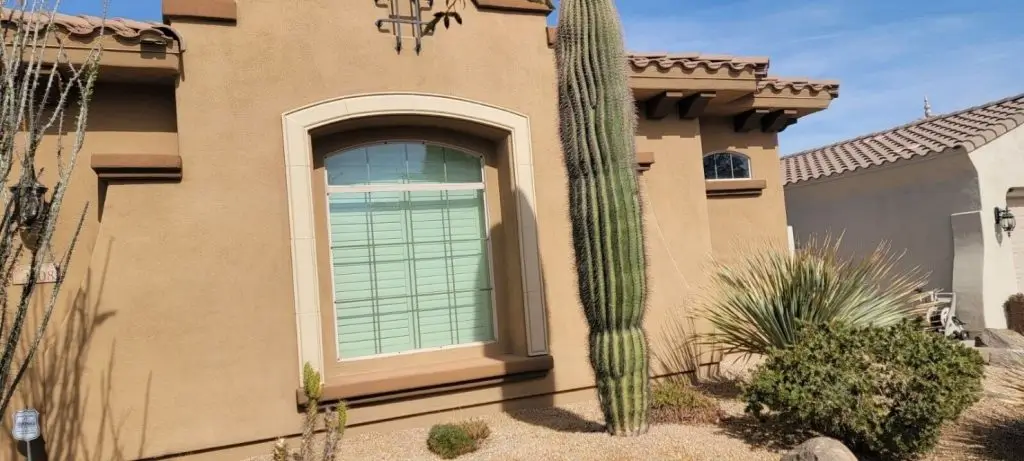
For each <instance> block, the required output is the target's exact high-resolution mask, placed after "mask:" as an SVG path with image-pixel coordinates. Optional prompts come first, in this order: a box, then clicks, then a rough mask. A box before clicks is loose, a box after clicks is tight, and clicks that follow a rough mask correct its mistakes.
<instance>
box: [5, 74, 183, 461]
mask: <svg viewBox="0 0 1024 461" xmlns="http://www.w3.org/2000/svg"><path fill="white" fill-rule="evenodd" d="M68 113H69V120H67V121H66V122H65V130H66V131H69V132H71V133H70V134H68V135H66V137H65V139H64V142H63V145H64V148H65V149H66V150H65V161H67V160H69V158H68V157H67V155H68V154H69V153H70V149H71V146H72V144H73V143H74V136H73V131H74V128H73V123H74V122H73V118H74V117H75V116H77V114H78V112H77V109H69V111H68ZM89 113H90V122H89V124H88V131H87V136H86V138H85V143H84V145H83V147H82V151H81V153H80V154H79V157H78V160H77V167H76V168H75V169H74V170H73V176H72V179H71V184H70V188H69V189H68V192H67V195H66V196H65V199H64V203H63V206H62V208H61V212H60V222H59V225H58V228H57V231H56V235H55V237H54V240H53V242H54V246H55V251H56V252H57V253H58V255H57V257H58V258H59V257H60V255H62V254H63V253H64V252H65V251H67V249H68V246H69V244H70V238H71V236H72V233H73V231H74V228H75V225H76V224H77V223H78V219H79V218H80V217H81V216H82V212H83V211H84V210H86V207H87V206H88V211H87V212H86V214H85V220H84V226H83V228H82V232H81V234H80V235H79V238H78V241H77V244H76V246H75V250H74V254H73V257H72V259H71V265H70V267H68V268H67V271H66V273H67V279H66V281H65V284H64V286H63V289H62V291H61V296H60V297H59V299H58V300H57V302H56V307H55V310H54V314H53V317H52V320H51V323H50V329H49V333H50V334H49V335H48V336H47V339H46V340H45V341H44V342H43V343H42V346H41V349H40V351H39V353H38V355H37V359H36V361H35V363H34V364H33V366H32V368H31V369H29V371H28V374H27V375H26V378H25V381H24V384H23V386H22V387H21V388H20V389H19V391H20V392H19V400H18V402H17V404H16V405H17V407H18V408H20V406H21V405H27V406H32V407H34V408H36V409H38V410H39V411H40V413H41V415H42V418H43V422H44V432H43V438H44V439H45V440H46V444H47V447H48V450H49V454H50V458H49V459H51V460H79V459H80V460H87V461H91V460H109V459H117V458H116V457H112V456H114V455H113V454H112V452H111V451H110V450H111V448H112V447H113V446H117V445H120V444H121V443H122V442H120V441H119V442H116V443H114V442H112V440H113V439H121V433H123V432H122V430H121V429H116V426H106V425H108V424H109V423H111V422H115V421H117V422H121V421H124V420H125V415H126V414H129V413H134V414H135V418H136V420H135V424H136V427H147V430H148V422H146V423H143V421H146V420H147V416H146V415H148V412H149V411H150V410H154V411H166V408H168V407H173V406H175V405H176V404H175V403H174V402H173V401H156V402H155V404H156V405H158V406H157V407H155V408H154V407H150V406H149V401H148V399H147V395H148V394H149V393H150V392H160V391H161V390H162V389H166V388H167V387H174V386H177V384H176V383H175V382H174V381H175V380H167V379H165V378H166V377H167V376H168V375H167V374H164V372H163V370H155V369H154V368H153V367H152V366H151V365H150V364H151V362H153V361H154V358H153V357H156V356H158V354H159V356H163V355H166V358H165V359H164V358H162V359H161V360H166V361H167V362H173V361H175V360H185V357H183V356H181V355H177V354H164V353H165V352H166V351H168V350H171V351H173V350H181V348H180V344H179V342H184V341H187V331H186V332H185V333H184V334H175V335H171V336H169V337H168V339H167V340H166V341H161V342H151V341H150V339H151V338H152V337H153V335H154V334H155V332H157V331H161V328H162V326H161V325H162V323H163V322H164V319H165V318H166V317H168V316H171V317H173V316H174V306H175V304H173V303H176V302H177V301H174V299H175V293H177V292H180V291H182V290H187V288H183V287H182V286H181V285H178V283H181V282H182V281H181V280H175V279H166V278H164V277H161V273H162V271H163V269H164V267H165V266H164V264H165V263H166V261H167V260H168V259H169V258H173V255H170V254H167V253H163V252H153V251H152V249H153V248H154V247H159V245H160V243H161V242H162V241H164V240H165V239H166V238H167V233H166V229H167V228H168V224H169V223H173V222H175V221H176V220H177V219H178V218H177V217H176V215H177V214H178V213H177V212H176V210H175V209H174V208H169V206H168V205H169V203H168V201H167V200H165V199H166V198H167V197H169V196H170V195H169V194H170V193H171V191H174V190H176V189H177V188H179V185H177V184H144V185H140V184H130V183H115V182H107V183H101V182H100V181H98V180H97V175H96V173H95V172H93V170H92V169H91V168H90V167H89V165H90V159H91V157H92V156H93V155H94V154H176V153H177V152H178V146H177V134H176V133H175V131H176V125H177V121H176V117H175V108H174V93H173V89H172V88H170V87H155V86H142V85H110V84H104V83H101V84H99V85H98V86H97V88H96V91H95V93H94V97H93V102H92V104H91V110H90V112H89ZM55 149H56V136H55V135H48V136H47V137H46V138H45V139H44V142H43V143H42V145H41V146H40V147H39V149H38V151H37V153H38V159H37V161H38V163H37V166H40V167H43V168H45V171H44V173H43V175H42V176H41V177H40V181H41V182H42V183H43V184H44V185H47V186H50V187H51V188H52V186H53V184H54V181H55V174H56V171H57V170H56V164H55V156H54V153H55ZM125 261H127V263H125ZM51 289H52V285H42V286H40V291H38V292H37V293H38V294H37V296H36V298H35V302H34V303H33V310H32V311H31V314H30V322H31V324H35V322H36V321H37V320H38V319H39V316H40V315H41V313H42V311H43V308H44V302H43V301H44V299H45V298H46V297H47V296H49V293H50V290H51ZM11 294H12V295H13V296H18V295H20V289H18V288H15V289H14V291H13V292H12V293H11ZM159 298H164V299H167V300H170V301H171V302H172V304H170V305H169V306H164V307H163V310H162V311H153V310H152V307H153V306H154V301H153V300H154V299H159ZM161 377H164V378H161ZM160 381H163V382H160ZM114 396H116V398H114ZM159 405H162V407H160V406H159ZM9 424H10V421H9V420H5V421H3V425H4V427H5V428H6V427H7V426H8V425H9ZM115 429H116V430H115ZM115 432H117V433H116V434H115ZM138 433H139V432H138V431H136V434H138ZM9 434H10V432H9V431H7V430H4V431H2V433H0V444H2V446H3V447H4V449H3V451H2V452H0V458H2V459H18V457H20V456H21V455H16V454H15V452H14V447H15V445H14V443H13V442H11V441H10V439H9ZM132 437H138V435H132ZM126 446H127V445H126ZM139 454H140V453H138V452H136V451H131V452H126V453H124V457H137V456H139Z"/></svg>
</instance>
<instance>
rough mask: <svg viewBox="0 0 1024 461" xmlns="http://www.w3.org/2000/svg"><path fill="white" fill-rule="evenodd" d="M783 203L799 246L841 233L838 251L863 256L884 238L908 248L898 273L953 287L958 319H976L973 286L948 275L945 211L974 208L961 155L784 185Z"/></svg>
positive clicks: (949, 225) (949, 229)
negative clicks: (916, 273) (912, 273)
mask: <svg viewBox="0 0 1024 461" xmlns="http://www.w3.org/2000/svg"><path fill="white" fill-rule="evenodd" d="M785 202H786V213H787V216H788V220H790V225H792V226H793V227H794V234H795V237H796V240H797V245H798V247H799V246H800V245H803V244H805V243H807V242H808V241H809V240H810V239H811V238H813V237H815V236H817V237H822V236H825V235H831V236H833V237H839V236H840V235H842V236H843V247H842V248H843V250H844V252H846V253H847V254H858V255H861V256H864V255H867V254H869V253H870V252H871V251H872V250H874V248H877V247H878V245H879V244H881V243H883V242H887V243H889V244H890V246H891V249H892V250H893V251H894V252H903V251H905V252H906V253H905V254H904V256H903V258H902V260H901V265H902V268H903V269H904V270H909V269H912V268H914V267H920V269H921V271H922V273H930V276H929V279H928V288H937V289H942V290H950V289H955V290H956V292H957V296H959V298H958V299H957V302H958V304H959V307H958V311H959V317H961V319H962V320H964V321H965V322H970V323H973V322H974V321H976V320H977V317H975V313H974V312H979V311H980V310H979V309H980V302H981V299H980V293H978V292H977V290H978V289H971V288H970V286H971V284H969V283H961V284H957V283H956V282H955V281H954V275H953V257H954V253H955V250H954V228H953V223H954V221H956V218H951V217H950V216H951V215H954V214H957V213H965V212H973V211H976V210H977V209H978V205H977V203H978V198H977V179H976V176H975V172H974V168H973V166H972V165H971V162H970V161H968V159H967V157H966V156H964V155H961V154H950V155H943V156H937V157H924V158H916V159H913V160H909V161H901V162H899V163H896V164H891V165H889V166H884V167H874V168H869V169H866V170H861V171H858V172H852V173H848V174H844V175H842V176H839V177H837V178H833V179H828V178H825V179H821V180H816V181H809V182H804V183H798V184H792V185H788V186H786V187H785ZM971 216H976V215H975V214H972V215H971ZM965 251H966V250H965ZM961 256H962V257H965V255H963V254H962V255H961ZM968 261H970V262H968ZM972 263H973V264H974V266H975V267H977V266H979V265H980V264H981V260H980V259H978V258H967V259H965V263H964V264H961V265H962V266H967V265H971V264H972ZM968 273H970V270H968ZM957 285H959V286H957Z"/></svg>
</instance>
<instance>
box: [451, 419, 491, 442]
mask: <svg viewBox="0 0 1024 461" xmlns="http://www.w3.org/2000/svg"><path fill="white" fill-rule="evenodd" d="M456 425H457V426H459V427H461V428H462V429H463V430H465V431H466V433H467V434H469V436H470V437H472V438H473V440H476V441H481V440H484V439H486V438H487V437H490V436H491V428H490V426H488V425H487V423H486V422H484V421H481V420H479V419H473V420H469V421H463V422H461V423H457V424H456Z"/></svg>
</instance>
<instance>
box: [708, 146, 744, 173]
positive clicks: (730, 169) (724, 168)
mask: <svg viewBox="0 0 1024 461" xmlns="http://www.w3.org/2000/svg"><path fill="white" fill-rule="evenodd" d="M704 179H709V180H715V179H750V157H747V156H746V155H743V154H741V153H738V152H712V153H710V154H707V155H705V156H704Z"/></svg>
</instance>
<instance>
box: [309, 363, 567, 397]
mask: <svg viewBox="0 0 1024 461" xmlns="http://www.w3.org/2000/svg"><path fill="white" fill-rule="evenodd" d="M554 363H555V362H554V359H553V358H552V357H551V356H550V355H543V356H539V357H522V356H517V355H503V356H498V357H481V358H477V359H471V360H461V361H458V362H446V363H439V364H436V365H431V366H429V367H417V368H412V369H409V368H403V369H398V370H388V371H378V372H369V373H358V374H353V375H349V376H343V377H340V378H335V379H333V380H328V381H329V382H328V383H326V384H325V385H324V388H323V396H322V397H321V398H320V401H321V402H333V401H338V400H345V401H346V402H347V403H348V404H350V405H358V404H365V403H379V402H383V401H388V400H398V399H404V398H409V397H416V396H423V395H429V394H435V393H441V392H449V391H454V390H462V389H471V388H475V387H483V386H489V385H494V384H501V383H504V382H509V381H518V380H523V379H532V378H537V377H541V376H543V375H545V374H547V372H548V371H550V370H551V369H552V368H554ZM295 397H296V402H297V403H298V404H299V407H303V406H305V405H306V402H307V399H306V394H305V393H304V392H303V390H302V389H301V388H299V389H296V391H295Z"/></svg>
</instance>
